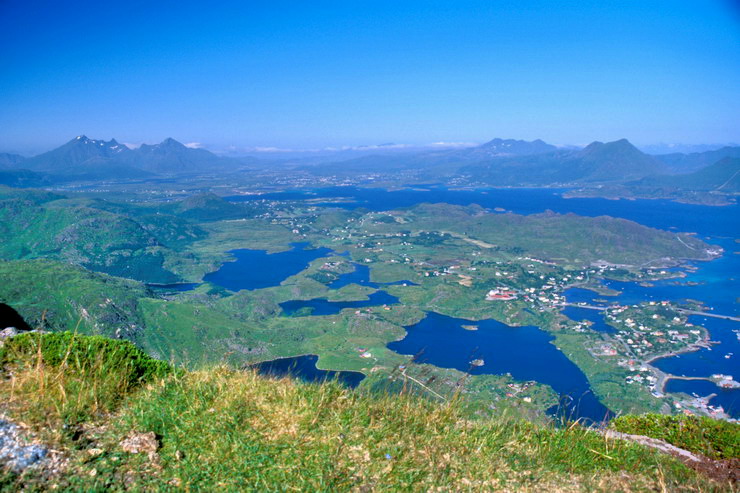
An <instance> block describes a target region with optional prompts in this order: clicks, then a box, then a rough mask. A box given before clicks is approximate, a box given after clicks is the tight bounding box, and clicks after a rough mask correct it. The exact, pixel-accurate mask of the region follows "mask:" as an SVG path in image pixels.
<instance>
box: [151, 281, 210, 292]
mask: <svg viewBox="0 0 740 493" xmlns="http://www.w3.org/2000/svg"><path fill="white" fill-rule="evenodd" d="M198 286H200V283H199V282H178V283H174V284H147V287H149V288H151V289H153V290H154V291H156V292H158V293H184V292H185V291H192V290H193V289H195V288H197V287H198Z"/></svg>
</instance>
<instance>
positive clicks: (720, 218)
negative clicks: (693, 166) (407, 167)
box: [230, 187, 740, 417]
mask: <svg viewBox="0 0 740 493" xmlns="http://www.w3.org/2000/svg"><path fill="white" fill-rule="evenodd" d="M562 192H563V190H557V189H483V190H449V189H445V188H444V187H436V188H432V189H429V190H396V191H387V190H380V189H361V188H356V187H332V188H323V189H314V190H307V191H299V192H281V193H271V194H264V195H259V196H239V197H232V198H230V200H232V201H235V202H239V201H250V200H305V199H308V198H311V199H316V198H325V199H326V203H325V205H330V206H334V207H341V208H349V209H353V208H358V207H364V208H367V209H370V210H375V211H380V210H389V209H394V208H399V207H409V206H413V205H415V204H418V203H422V202H432V203H434V202H446V203H451V204H458V205H469V204H479V205H481V206H483V207H488V208H495V207H501V208H504V209H506V210H509V211H512V212H515V213H518V214H533V213H540V212H544V211H546V210H552V211H554V212H558V213H569V212H572V213H575V214H579V215H583V216H592V217H594V216H601V215H608V216H613V217H622V218H625V219H630V220H633V221H636V222H638V223H640V224H644V225H646V226H651V227H654V228H660V229H665V230H671V231H683V232H695V233H697V235H698V236H699V237H700V238H702V239H704V240H705V241H708V242H709V243H712V244H719V245H721V246H722V247H723V248H724V249H725V255H724V256H723V257H722V258H720V259H718V260H715V261H712V262H697V263H695V266H696V267H698V270H697V271H696V272H692V273H689V276H688V277H687V278H685V279H678V280H671V281H661V282H658V283H655V285H654V286H652V287H644V286H640V285H638V284H636V283H620V282H617V281H606V282H605V284H606V285H607V286H609V287H612V288H614V289H618V290H620V291H622V294H621V295H620V296H618V297H616V298H609V297H606V296H603V295H597V294H595V293H593V292H591V291H586V290H576V289H573V290H569V291H568V292H567V293H566V296H567V298H568V300H569V301H572V302H579V301H586V302H592V301H593V299H594V298H597V299H613V300H614V301H618V302H620V303H626V304H631V303H637V302H640V301H649V300H656V301H658V300H664V299H665V300H681V299H694V300H700V301H702V302H704V303H705V304H706V305H707V306H709V307H712V308H713V309H714V311H715V312H716V313H722V314H725V315H734V316H739V314H740V309H739V307H738V303H737V299H736V298H737V296H738V293H740V282H739V278H740V255H737V254H734V252H735V251H736V250H739V249H740V246H739V245H737V244H736V243H735V242H734V241H733V240H734V239H735V238H737V237H738V236H740V206H737V205H733V206H726V207H712V206H699V205H690V204H679V203H675V202H671V201H667V200H606V199H564V198H562V196H561V195H560V194H561V193H562ZM337 198H343V199H345V198H348V199H349V201H343V202H339V203H332V202H331V200H332V199H337ZM345 276H347V277H344V278H340V279H339V280H337V281H335V282H336V284H334V285H332V286H331V287H333V288H338V287H341V286H343V285H346V284H350V283H352V282H356V283H358V284H361V285H367V286H372V287H378V285H373V284H369V283H370V281H369V278H368V277H367V276H365V273H364V272H363V270H362V269H359V270H356V271H355V272H353V273H350V274H346V275H345ZM353 279H354V280H353ZM686 281H691V282H697V283H700V284H699V285H696V286H691V285H687V284H685V283H686ZM278 283H279V281H278V282H277V283H275V284H278ZM275 284H272V285H275ZM311 301H312V302H315V303H316V306H315V307H314V309H315V310H316V309H317V308H318V312H320V311H321V310H324V309H326V310H328V309H329V307H328V306H326V307H325V306H324V305H322V303H329V302H326V300H323V302H322V301H316V300H311ZM303 303H306V302H303ZM331 309H332V310H333V309H334V308H331ZM566 310H567V312H566V314H567V315H568V316H571V318H573V319H574V320H583V319H587V320H591V321H593V322H594V329H596V330H604V331H609V330H610V328H609V327H608V326H607V325H606V324H605V323H604V321H603V317H602V316H601V314H600V313H599V312H591V311H588V310H583V309H578V308H573V309H570V308H568V309H566ZM315 313H317V312H315ZM428 319H429V318H427V319H425V320H428ZM434 320H435V319H431V320H430V321H429V322H426V323H429V324H434V323H441V324H442V325H440V327H446V326H447V325H449V324H448V323H447V322H444V323H442V322H434ZM691 321H692V322H693V323H696V324H701V325H704V326H705V327H707V328H708V329H709V331H710V333H711V338H712V340H714V341H718V342H719V343H720V344H718V345H715V346H713V347H712V348H711V350H709V349H703V350H700V351H697V352H694V353H690V354H683V355H681V356H677V357H672V358H664V359H661V360H658V361H656V362H655V363H654V364H655V365H656V366H657V367H658V368H660V369H662V370H664V371H666V372H669V373H672V374H676V375H686V376H709V375H711V374H713V373H727V374H732V375H734V376H735V377H736V379H740V365H738V363H737V361H738V360H737V358H739V357H740V342H738V340H737V337H736V335H735V333H734V332H733V329H740V324H738V323H736V322H732V321H726V320H718V319H703V318H699V317H692V318H691ZM453 325H454V324H453ZM461 330H463V332H459V331H454V332H452V333H445V334H442V335H441V337H443V338H444V341H445V345H440V346H441V347H446V346H447V345H450V344H452V343H453V342H454V339H456V338H457V337H458V335H459V336H460V337H463V338H464V337H468V333H467V331H464V329H461ZM516 330H520V329H516ZM479 332H480V331H479ZM540 332H541V331H540ZM438 333H439V334H441V332H440V331H436V332H435V331H429V332H422V339H423V338H424V337H426V336H427V335H428V337H433V335H434V334H438ZM523 333H524V334H527V332H526V331H525V332H523ZM425 334H426V335H425ZM450 334H454V336H452V337H451V336H450ZM529 335H531V336H532V337H537V336H536V335H535V333H534V332H533V333H532V334H529ZM418 342H419V346H422V345H423V344H422V343H423V341H418ZM525 342H526V341H525ZM511 344H515V343H514V342H511V343H510V342H509V341H508V340H502V341H500V346H499V347H501V348H502V350H501V352H502V353H505V352H507V351H508V349H509V347H510V345H511ZM548 345H549V343H548ZM427 346H428V347H430V348H431V347H434V346H435V344H428V345H427ZM549 346H551V345H549ZM465 347H466V349H465V350H463V351H462V352H463V353H464V352H466V351H467V350H468V349H469V347H468V346H465ZM511 347H513V346H511ZM553 350H555V349H554V347H553ZM555 351H557V350H555ZM729 353H733V354H734V355H733V356H731V357H730V358H726V357H725V356H726V355H728V354H729ZM407 354H411V353H407ZM466 358H467V355H466V356H465V357H464V358H461V360H460V361H462V360H463V359H464V360H465V361H464V362H463V363H459V362H458V363H459V364H460V365H462V366H461V367H460V368H461V369H464V370H467V369H468V365H467V362H468V361H469V359H466ZM448 363H449V362H448ZM449 364H451V363H449ZM511 364H512V365H513V366H512V368H506V369H504V370H503V371H504V372H506V371H511V373H512V374H514V375H515V377H516V378H520V377H518V376H516V374H515V373H514V371H512V370H513V369H515V368H517V369H519V368H521V367H523V366H528V365H536V364H537V363H536V362H535V361H529V360H525V361H524V362H522V361H519V362H517V361H513V362H511ZM448 366H449V365H448ZM449 367H455V368H457V366H449ZM553 368H558V370H551V375H549V374H548V375H544V376H542V377H541V378H549V379H550V380H553V381H561V382H560V383H559V384H558V385H559V387H555V386H554V385H553V387H554V388H556V390H558V392H561V390H560V389H564V388H565V387H567V386H573V388H575V389H579V390H580V388H581V387H580V385H578V384H574V383H573V382H578V381H579V380H578V379H579V378H581V377H575V378H576V380H573V381H572V382H571V373H569V372H568V371H567V370H565V369H563V370H561V369H560V367H553ZM563 368H565V367H563ZM477 370H478V369H474V371H477ZM517 371H519V370H517ZM561 371H562V373H561ZM521 378H525V377H521ZM535 379H537V380H538V381H542V382H543V383H548V382H547V381H545V380H542V379H540V378H535ZM568 382H571V383H568ZM675 382H677V381H671V382H669V389H673V388H676V387H675V386H680V387H681V388H682V389H686V390H690V391H691V392H694V391H695V392H696V393H698V394H700V395H708V393H719V391H720V389H719V388H717V387H716V386H714V385H713V384H709V385H711V388H710V387H708V386H707V385H705V384H707V383H708V382H681V383H675ZM586 388H587V387H586ZM692 389H693V390H692ZM579 390H578V391H579ZM686 390H684V391H686ZM708 391H711V392H708ZM561 393H562V392H561ZM571 395H575V394H571ZM588 395H590V394H588ZM738 395H740V391H738V390H733V391H722V393H721V396H718V397H717V398H715V400H713V401H712V404H722V405H723V407H725V410H726V411H728V412H729V413H730V414H732V415H733V416H735V417H740V409H739V407H740V406H738V405H737V402H738V400H739V399H738V398H737V396H738ZM582 400H583V399H582ZM594 400H595V399H594ZM596 409H597V408H594V410H592V411H590V413H591V414H592V415H598V414H599V413H600V411H599V412H596V411H595V410H596Z"/></svg>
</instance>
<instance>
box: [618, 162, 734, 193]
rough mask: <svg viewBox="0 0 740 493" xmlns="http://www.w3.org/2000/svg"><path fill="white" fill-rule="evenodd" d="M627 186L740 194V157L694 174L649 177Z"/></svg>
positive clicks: (718, 163)
mask: <svg viewBox="0 0 740 493" xmlns="http://www.w3.org/2000/svg"><path fill="white" fill-rule="evenodd" d="M626 185H628V186H633V187H643V188H644V187H653V188H672V189H680V190H692V191H707V192H708V191H716V192H723V193H740V157H735V158H733V157H726V158H724V159H722V160H720V161H717V162H716V163H714V164H710V165H709V166H706V167H704V168H702V169H700V170H698V171H694V172H693V173H688V174H683V175H662V176H648V177H645V178H642V179H641V180H639V181H636V182H629V183H626Z"/></svg>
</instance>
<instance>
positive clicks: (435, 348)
mask: <svg viewBox="0 0 740 493" xmlns="http://www.w3.org/2000/svg"><path fill="white" fill-rule="evenodd" d="M471 324H472V325H475V326H477V327H478V329H477V330H467V329H465V328H464V327H463V326H464V325H471ZM406 331H407V335H406V337H404V338H403V339H401V340H400V341H396V342H391V343H390V344H388V348H389V349H391V350H393V351H396V352H397V353H400V354H406V355H412V356H415V357H416V361H417V362H418V363H429V364H432V365H435V366H439V367H441V368H455V369H457V370H460V371H465V372H468V373H470V374H472V375H483V374H494V375H503V374H506V373H509V374H511V376H512V377H514V378H515V379H516V380H519V381H529V380H535V381H537V382H541V383H544V384H547V385H549V386H551V387H552V388H553V389H554V390H555V391H556V392H557V393H558V394H560V396H561V400H562V404H561V406H563V409H559V410H558V413H559V414H562V415H564V416H565V417H567V418H573V419H575V418H582V419H585V420H587V421H591V422H596V423H598V422H601V421H603V420H604V419H605V418H607V417H608V416H609V415H610V412H609V410H608V409H607V408H606V407H605V406H604V405H603V404H601V403H600V402H599V400H598V399H597V398H596V397H595V396H594V395H593V392H591V389H590V386H589V383H588V380H587V379H586V376H585V375H584V374H583V372H582V371H581V370H580V369H579V368H578V367H577V366H576V365H575V364H574V363H573V362H572V361H570V360H569V359H568V358H567V357H566V356H565V355H564V354H563V353H562V352H560V350H558V349H557V348H556V347H555V346H554V345H552V344H550V341H552V340H553V339H554V337H552V336H551V335H549V334H548V333H547V332H545V331H543V330H542V329H540V328H538V327H534V326H522V327H510V326H508V325H506V324H503V323H501V322H498V321H496V320H482V321H478V322H473V321H470V320H465V319H462V318H453V317H447V316H445V315H441V314H439V313H435V312H429V313H427V315H426V317H425V318H424V319H422V320H421V321H420V322H419V323H417V324H414V325H411V326H408V327H406ZM474 359H481V360H483V365H482V366H472V365H471V363H470V362H471V361H472V360H474Z"/></svg>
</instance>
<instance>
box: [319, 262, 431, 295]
mask: <svg viewBox="0 0 740 493" xmlns="http://www.w3.org/2000/svg"><path fill="white" fill-rule="evenodd" d="M349 284H359V285H360V286H368V287H371V288H376V289H378V288H381V287H383V286H393V285H406V286H418V284H416V283H413V282H411V281H396V282H372V281H371V280H370V267H368V266H367V265H364V264H355V270H353V271H352V272H346V273H344V274H340V276H339V278H338V279H336V280H335V281H332V282H331V283H330V284H329V285H328V287H329V288H330V289H339V288H343V287H344V286H347V285H349Z"/></svg>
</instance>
